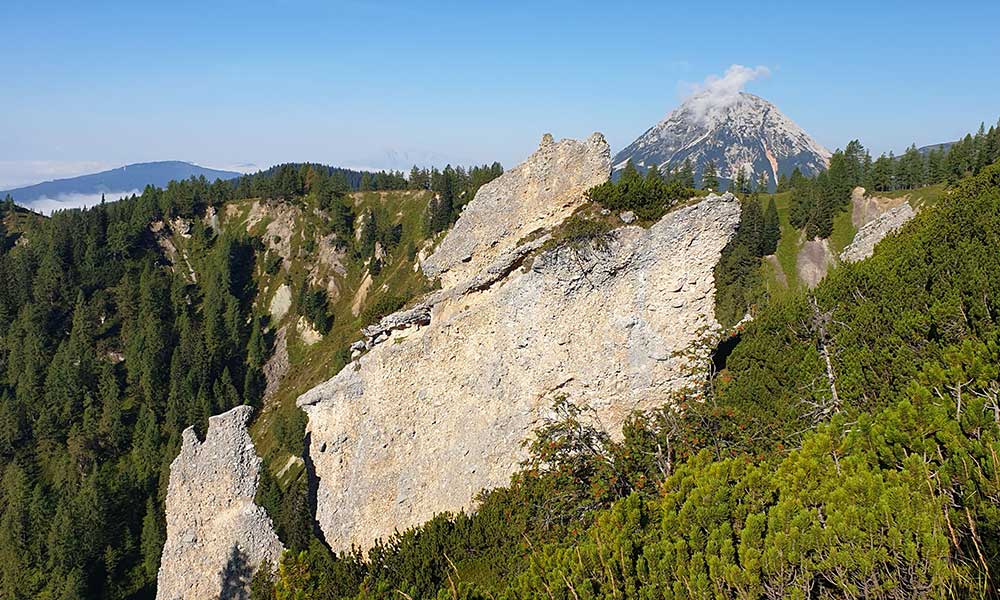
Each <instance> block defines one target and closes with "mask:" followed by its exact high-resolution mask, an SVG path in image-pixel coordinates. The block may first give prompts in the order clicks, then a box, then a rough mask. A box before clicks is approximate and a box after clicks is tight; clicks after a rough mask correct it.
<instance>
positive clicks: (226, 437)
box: [156, 406, 283, 600]
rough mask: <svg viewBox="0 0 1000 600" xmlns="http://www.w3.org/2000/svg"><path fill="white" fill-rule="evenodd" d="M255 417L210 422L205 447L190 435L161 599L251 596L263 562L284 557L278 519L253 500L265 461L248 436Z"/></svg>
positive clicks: (172, 503)
mask: <svg viewBox="0 0 1000 600" xmlns="http://www.w3.org/2000/svg"><path fill="white" fill-rule="evenodd" d="M251 411H252V409H251V407H249V406H239V407H237V408H234V409H232V410H231V411H229V412H227V413H223V414H221V415H216V416H214V417H211V418H210V419H209V420H208V432H207V434H206V436H205V441H204V442H199V441H198V438H197V436H196V435H195V433H194V430H193V429H191V428H188V429H186V430H185V431H184V434H183V444H182V446H181V451H180V454H178V455H177V458H176V459H174V462H173V463H171V465H170V485H169V487H168V488H167V502H166V509H167V541H166V543H165V544H164V546H163V555H162V558H161V559H160V571H159V573H158V576H157V581H156V584H157V586H156V587H157V590H156V597H157V599H158V600H181V599H191V598H222V599H223V600H225V599H228V598H246V597H248V595H249V585H250V579H251V578H252V576H253V573H254V571H255V570H256V569H257V568H258V567H259V566H260V564H261V563H262V562H263V561H264V559H267V560H270V561H271V562H272V563H277V561H278V559H279V558H280V557H281V553H282V551H283V548H282V546H281V542H280V541H279V540H278V536H277V535H275V533H274V528H273V527H272V525H271V519H270V518H269V517H268V516H267V513H265V512H264V509H263V508H261V507H259V506H257V505H256V504H254V501H253V499H254V494H255V493H256V491H257V481H258V479H259V477H260V467H261V460H260V458H259V457H258V456H257V453H256V452H255V451H254V447H253V442H251V440H250V436H249V434H248V433H247V430H246V422H247V419H249V418H250V413H251Z"/></svg>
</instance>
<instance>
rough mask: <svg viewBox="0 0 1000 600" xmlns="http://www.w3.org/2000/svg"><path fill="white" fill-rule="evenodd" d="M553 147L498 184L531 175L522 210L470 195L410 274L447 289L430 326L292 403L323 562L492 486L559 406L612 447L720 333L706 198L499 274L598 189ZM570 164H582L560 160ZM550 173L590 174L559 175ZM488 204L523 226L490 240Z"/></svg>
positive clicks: (507, 226) (437, 299) (495, 196)
mask: <svg viewBox="0 0 1000 600" xmlns="http://www.w3.org/2000/svg"><path fill="white" fill-rule="evenodd" d="M553 144H554V142H552V141H551V140H544V141H543V144H542V148H540V149H539V151H538V152H536V153H535V154H534V155H532V157H531V158H529V159H528V161H527V163H526V164H524V165H521V166H520V167H518V168H517V169H514V170H513V171H511V173H515V174H517V173H522V174H524V173H532V174H533V175H532V177H531V181H532V183H531V191H530V192H529V191H528V190H526V189H524V188H522V187H521V183H522V182H521V181H518V182H516V183H515V185H512V186H511V188H509V189H507V190H506V191H503V190H501V189H497V188H493V189H487V190H486V192H485V195H484V196H482V197H481V196H480V195H482V194H484V192H483V191H482V190H481V191H480V195H477V196H476V198H475V200H473V202H472V203H471V204H470V205H469V206H468V207H467V208H466V210H465V212H464V213H463V215H462V217H461V218H460V219H459V221H458V223H457V224H456V226H455V228H454V230H453V231H452V232H451V233H450V234H449V235H448V237H447V238H446V239H445V240H444V241H443V242H442V244H441V246H440V247H439V249H438V251H437V252H435V254H434V255H432V256H431V257H430V258H429V259H428V260H427V261H425V262H424V267H425V268H427V269H428V270H429V271H430V272H431V273H435V274H438V275H442V274H445V275H447V277H442V280H443V283H444V289H443V290H442V291H441V292H438V293H436V294H435V296H434V298H433V300H432V301H427V302H426V304H427V308H426V309H427V310H429V312H430V319H429V322H427V321H426V320H422V324H421V325H420V326H418V327H412V328H408V329H395V330H392V331H387V332H386V333H387V335H386V337H388V340H387V343H381V344H378V345H376V346H374V347H372V348H371V350H370V351H369V352H368V353H367V354H364V355H363V356H361V357H360V359H359V360H358V361H356V362H355V363H352V364H351V365H348V366H347V367H346V368H345V369H344V370H342V371H341V372H340V373H339V374H337V375H336V376H335V377H334V378H333V379H331V380H329V381H328V382H326V383H324V384H321V385H320V386H318V387H316V388H314V389H313V390H310V391H309V392H307V393H306V394H305V395H303V396H302V397H301V398H300V399H299V405H300V406H302V407H303V408H304V409H305V410H306V412H307V413H308V415H309V431H310V432H311V441H310V448H309V452H310V457H311V459H312V461H313V463H314V464H315V469H316V474H317V476H318V480H319V481H318V491H317V520H318V522H319V525H320V527H321V528H322V530H323V532H324V535H325V537H326V540H327V542H328V543H329V544H330V545H331V546H332V547H333V548H334V549H337V550H342V549H347V548H350V547H351V546H352V545H356V546H359V547H362V548H367V547H370V546H371V545H372V544H373V543H374V542H375V540H377V539H379V538H386V537H388V536H390V535H391V534H392V533H393V532H394V531H395V530H397V529H398V530H404V529H406V528H408V527H411V526H415V525H418V524H420V523H422V522H424V521H426V520H428V519H430V518H431V517H432V516H433V515H434V514H436V513H440V512H443V511H455V510H460V509H464V508H468V507H470V506H471V505H472V502H473V499H474V497H475V495H476V494H477V493H478V492H479V491H480V490H482V489H486V488H492V487H496V486H500V485H505V484H507V483H508V482H509V478H510V476H511V474H512V473H513V472H514V471H516V469H517V468H518V464H519V462H520V461H521V460H522V459H523V458H524V449H523V446H522V441H524V440H525V439H526V438H528V437H529V436H530V435H531V432H532V431H533V430H534V429H535V428H536V427H537V426H538V425H539V424H540V422H541V420H542V419H543V418H544V417H545V416H546V415H547V414H548V412H549V410H550V407H551V406H552V403H553V401H554V400H555V398H556V397H558V396H560V395H566V396H567V397H568V398H569V399H570V400H571V401H573V402H575V403H577V404H582V405H588V406H590V407H593V408H594V409H595V411H596V412H597V415H598V416H599V418H600V419H601V422H602V424H603V425H604V426H605V427H607V428H608V429H610V430H612V431H614V430H616V429H620V425H621V423H622V421H623V420H624V419H625V418H626V417H627V416H628V414H629V413H630V412H631V411H632V410H634V409H644V408H650V407H653V406H656V405H659V404H662V403H663V402H664V401H666V399H667V397H668V394H669V393H670V392H671V391H673V390H675V389H677V388H678V387H680V386H683V385H685V384H687V383H688V382H690V381H691V369H690V367H691V364H690V362H689V358H687V357H684V356H681V355H679V354H680V353H681V352H682V351H684V350H686V349H687V348H689V347H690V346H691V343H692V342H693V341H695V340H696V339H698V338H700V337H701V336H702V335H703V334H705V333H706V332H707V331H710V330H712V329H714V328H717V327H718V324H717V322H716V321H715V318H714V298H715V282H714V277H713V269H714V267H715V264H716V263H717V262H718V259H719V256H720V254H721V252H722V249H723V247H724V246H725V245H726V243H727V242H728V241H729V240H730V238H731V237H732V235H733V234H734V232H735V230H736V227H737V225H738V223H739V215H740V208H739V202H738V201H737V200H736V199H735V198H734V197H733V196H732V195H729V194H726V195H725V196H716V195H711V196H709V197H708V198H706V199H704V200H702V201H700V202H698V203H696V204H694V205H692V206H689V207H686V208H682V209H679V210H676V211H674V212H672V213H670V214H668V215H666V216H665V217H664V218H663V219H662V220H661V221H660V222H658V223H656V224H654V225H653V226H652V227H650V228H649V229H643V228H641V227H637V226H627V227H623V228H621V229H617V230H615V231H613V232H611V233H609V234H607V235H606V236H605V238H604V239H602V240H600V241H599V242H595V243H591V244H583V245H577V246H563V247H559V248H555V249H550V250H547V251H544V252H541V253H540V254H538V255H537V256H535V257H534V260H533V261H531V265H530V267H527V266H525V265H522V266H520V267H518V268H514V269H509V268H498V267H496V266H495V265H498V264H501V263H502V264H505V265H506V264H518V263H511V262H510V260H509V259H507V258H504V257H512V256H513V257H516V256H518V254H519V252H518V250H517V249H518V248H520V247H522V246H524V245H525V244H530V243H532V242H530V241H528V242H522V243H521V244H518V240H520V239H521V238H522V236H523V234H524V233H525V232H526V230H533V229H535V228H537V227H540V226H541V227H544V225H545V224H548V223H554V222H556V221H557V219H558V218H562V217H559V216H555V217H554V216H553V215H562V214H563V212H564V211H565V210H567V207H572V206H574V204H573V203H574V202H582V201H583V200H580V199H575V200H569V199H570V198H577V195H578V194H579V193H581V192H580V190H582V188H583V187H585V186H588V187H589V186H590V185H594V184H599V183H601V182H602V181H603V180H605V179H606V178H607V176H608V171H609V170H610V168H609V163H608V161H607V160H606V159H607V150H606V143H604V142H603V138H599V139H598V138H597V137H596V136H595V137H592V138H591V139H590V140H588V141H587V142H572V143H567V142H566V141H563V142H559V143H558V144H557V145H556V146H557V147H559V148H562V149H556V148H553V147H552V145H553ZM559 144H561V145H562V146H558V145H559ZM570 148H576V149H577V150H575V151H574V152H583V153H586V154H588V156H577V157H575V158H573V159H572V160H570V159H569V157H568V156H565V155H566V154H568V153H569V149H570ZM540 153H541V156H539V154H540ZM550 153H554V154H556V155H562V156H563V159H562V160H553V157H552V155H551V154H550ZM536 162H540V163H542V164H541V165H539V164H534V163H536ZM562 162H566V163H567V165H573V166H572V168H578V169H579V168H582V169H584V170H585V171H588V172H589V174H586V175H580V174H579V173H577V174H573V173H565V172H563V169H565V168H571V167H570V166H560V165H561V164H562ZM544 165H548V166H546V167H545V169H546V170H545V171H544V173H545V175H544V176H543V175H542V174H541V173H540V172H539V171H538V170H539V169H542V167H543V166H544ZM602 169H603V175H602V176H600V177H599V176H598V175H599V173H598V172H597V171H599V170H602ZM506 176H507V175H505V176H504V177H506ZM516 176H517V177H521V176H520V175H516ZM502 179H503V178H500V179H498V180H496V181H500V182H501V184H502V183H503V182H502V181H501V180H502ZM484 187H485V186H484ZM504 198H509V199H510V203H511V204H513V205H514V206H513V208H511V212H513V213H515V214H517V215H518V217H517V219H516V221H517V222H525V223H533V225H531V226H529V227H521V226H518V225H517V224H516V222H515V220H511V221H510V222H505V219H506V216H504V213H505V211H504V208H503V207H505V206H506V205H507V203H506V202H504V201H503V199H504ZM481 200H482V202H481ZM488 207H489V208H488ZM490 214H492V215H493V216H494V218H493V219H492V220H491V219H490V218H489V215H490ZM466 219H469V221H468V222H463V221H464V220H466ZM491 221H497V222H500V223H499V224H497V223H494V224H492V225H491V224H490V223H491ZM452 236H456V239H454V240H453V239H452ZM488 271H491V272H494V275H487V274H486V273H487V272H488ZM477 281H479V282H489V283H487V284H485V285H476V284H473V283H470V282H477ZM422 310H424V309H422ZM408 318H409V316H408V315H400V317H399V318H398V319H388V322H389V323H392V322H399V321H405V320H407V319H408ZM387 329H388V328H387Z"/></svg>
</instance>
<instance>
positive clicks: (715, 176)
mask: <svg viewBox="0 0 1000 600" xmlns="http://www.w3.org/2000/svg"><path fill="white" fill-rule="evenodd" d="M701 189H703V190H715V191H718V190H719V173H718V171H717V170H716V168H715V161H714V160H710V161H708V163H706V164H705V168H704V169H702V172H701Z"/></svg>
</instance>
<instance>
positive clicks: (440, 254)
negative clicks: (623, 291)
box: [421, 133, 611, 288]
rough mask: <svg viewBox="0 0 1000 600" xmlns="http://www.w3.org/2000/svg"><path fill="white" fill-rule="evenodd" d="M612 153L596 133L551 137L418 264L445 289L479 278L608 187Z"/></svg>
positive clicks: (485, 191)
mask: <svg viewBox="0 0 1000 600" xmlns="http://www.w3.org/2000/svg"><path fill="white" fill-rule="evenodd" d="M610 173H611V148H610V147H609V146H608V143H607V141H605V139H604V136H603V135H601V134H600V133H595V134H593V135H591V136H590V138H588V139H587V140H585V141H577V140H570V139H565V140H559V141H558V142H556V141H555V140H553V138H552V136H551V135H550V134H545V136H544V137H542V143H541V145H540V146H539V147H538V149H537V150H535V152H534V154H532V155H531V156H530V157H528V159H527V160H526V161H524V162H523V163H521V164H520V165H518V166H517V167H515V168H513V169H511V170H510V171H508V172H506V173H504V174H503V175H501V176H500V177H498V178H496V179H494V180H493V181H491V182H490V183H487V184H486V185H484V186H482V187H481V188H480V189H479V191H478V192H477V193H476V197H475V198H474V199H473V200H472V202H470V203H469V204H468V206H466V207H465V209H464V210H463V211H462V217H461V218H460V219H459V220H458V222H457V223H456V224H455V227H454V228H453V229H452V230H451V232H449V233H448V236H447V237H446V238H445V239H444V240H443V241H442V242H441V245H440V246H439V247H438V248H437V250H436V251H435V252H434V253H433V254H432V255H431V256H429V257H428V258H427V259H426V260H424V261H423V262H422V263H421V267H422V268H423V270H424V273H425V274H426V275H427V276H428V277H430V278H431V279H433V278H435V277H438V276H440V277H441V278H442V282H443V284H444V287H445V288H448V287H451V286H452V285H455V284H456V283H458V282H460V281H462V280H464V279H467V278H468V277H470V276H471V275H473V274H475V273H478V272H479V271H481V270H482V269H483V267H484V266H486V265H487V264H489V263H491V262H493V261H494V260H495V259H496V258H497V257H499V256H501V255H502V254H504V253H506V252H509V251H510V250H512V249H513V248H514V247H515V246H516V245H517V244H518V241H519V240H521V239H523V238H525V237H526V236H528V235H529V234H531V233H533V232H535V231H538V230H542V229H546V228H549V227H552V226H553V225H556V224H558V223H560V222H562V221H563V219H565V218H566V217H567V216H568V215H569V214H570V213H572V212H573V210H575V209H576V208H577V207H578V206H580V205H581V204H582V203H584V202H585V201H586V197H585V192H586V191H587V190H588V189H590V188H592V187H594V186H595V185H599V184H601V183H604V182H605V181H607V179H608V177H609V176H610Z"/></svg>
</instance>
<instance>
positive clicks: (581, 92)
mask: <svg viewBox="0 0 1000 600" xmlns="http://www.w3.org/2000/svg"><path fill="white" fill-rule="evenodd" d="M147 4H148V5H149V6H147ZM203 4H204V5H203ZM208 4H211V5H210V6H205V5H208ZM998 18H1000V3H998V2H933V3H930V2H928V3H924V2H913V1H911V2H877V3H876V2H864V3H861V2H858V3H852V2H844V1H842V2H835V3H815V2H794V3H792V2H789V3H768V2H739V3H727V2H700V3H699V2H685V3H667V2H659V3H648V2H647V3H637V4H626V3H611V2H602V3H590V2H584V1H578V2H546V3H515V2H507V3H478V2H466V3H423V4H422V5H420V6H417V5H416V3H398V4H397V3H387V2H384V3H366V2H351V3H340V2H327V3H307V2H241V3H231V4H227V3H221V2H214V3H187V2H169V3H144V2H100V1H96V2H93V3H83V2H73V3H69V2H67V3H59V2H48V3H37V2H36V3H29V2H23V3H22V2H17V1H11V2H3V3H0V26H2V30H3V35H0V82H2V83H0V90H2V93H0V115H3V116H2V118H0V189H3V188H4V187H9V186H11V185H17V184H22V183H28V182H31V181H34V180H38V179H48V178H51V177H53V176H62V175H69V174H76V173H80V172H88V171H93V170H95V168H97V167H101V166H117V165H119V164H125V163H130V162H138V161H147V160H162V159H182V160H190V161H194V162H197V163H199V164H204V165H208V166H216V167H233V166H236V165H246V164H254V165H259V166H268V165H270V164H273V163H276V162H285V161H300V160H309V161H318V162H325V163H330V164H339V165H344V166H354V167H371V168H383V167H396V166H401V165H403V164H409V163H412V162H414V161H416V162H421V163H427V162H435V163H441V164H443V163H444V162H453V163H454V162H460V163H472V162H476V163H481V162H487V161H493V160H500V161H501V162H503V163H504V164H505V165H508V166H509V165H512V164H515V163H516V162H518V161H520V160H521V159H522V158H523V157H524V156H526V155H527V154H528V153H530V151H531V150H532V149H533V148H534V147H535V145H536V144H537V142H538V140H539V139H540V138H541V135H542V134H543V133H544V132H547V131H549V132H552V133H553V134H554V135H556V136H557V137H582V136H586V135H589V134H590V133H591V132H593V131H597V130H599V131H602V132H603V133H604V134H605V135H606V136H607V138H608V140H609V142H610V143H611V145H612V148H613V149H615V150H617V149H620V148H622V147H623V146H625V145H627V144H628V143H629V142H630V141H632V140H633V139H634V138H635V137H637V136H638V135H640V134H641V133H642V132H643V131H645V129H646V128H647V127H649V126H650V125H652V124H654V123H655V122H657V121H658V120H660V119H661V118H662V117H663V116H664V115H665V114H666V113H667V112H669V110H670V109H671V108H673V107H674V106H676V104H677V103H678V102H679V101H680V100H681V99H682V96H683V93H684V91H685V90H687V89H689V87H690V85H691V84H695V83H697V82H700V81H703V80H704V79H705V78H706V77H708V76H710V75H713V74H715V75H719V74H721V73H723V72H724V71H725V70H726V68H727V67H729V66H730V65H732V64H743V65H748V66H765V67H767V68H768V69H769V71H770V73H771V74H770V76H769V77H767V78H765V79H758V80H756V81H753V82H751V83H750V84H749V85H748V87H747V89H748V90H749V91H752V92H754V93H757V94H759V95H761V96H763V97H765V98H767V99H769V100H771V101H772V102H774V103H775V104H777V105H778V106H779V108H781V109H782V111H784V112H785V113H786V114H787V115H788V116H789V117H791V118H792V119H793V120H794V121H796V122H797V123H799V125H801V126H802V127H803V128H805V129H806V131H808V132H809V133H810V134H812V135H813V137H815V138H816V139H817V140H818V141H819V142H820V143H822V144H824V145H825V146H827V147H829V148H830V149H831V150H832V149H834V148H836V147H838V146H843V145H844V144H846V142H847V141H849V140H850V139H852V138H854V137H858V138H860V139H861V140H862V142H863V143H865V144H866V145H867V146H868V147H870V148H871V149H872V150H873V151H874V152H875V153H878V152H882V151H888V150H897V151H898V150H901V149H903V148H905V146H907V145H908V144H909V143H911V142H916V143H917V144H928V143H934V142H939V141H945V140H950V139H953V138H955V137H956V136H958V135H960V134H962V133H964V132H966V131H968V130H970V129H973V128H975V127H976V126H978V124H979V122H980V121H986V122H987V125H989V124H990V123H992V122H995V121H996V119H997V117H1000V36H997V35H996V33H995V25H996V23H997V22H998ZM42 174H44V175H45V176H42Z"/></svg>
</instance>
